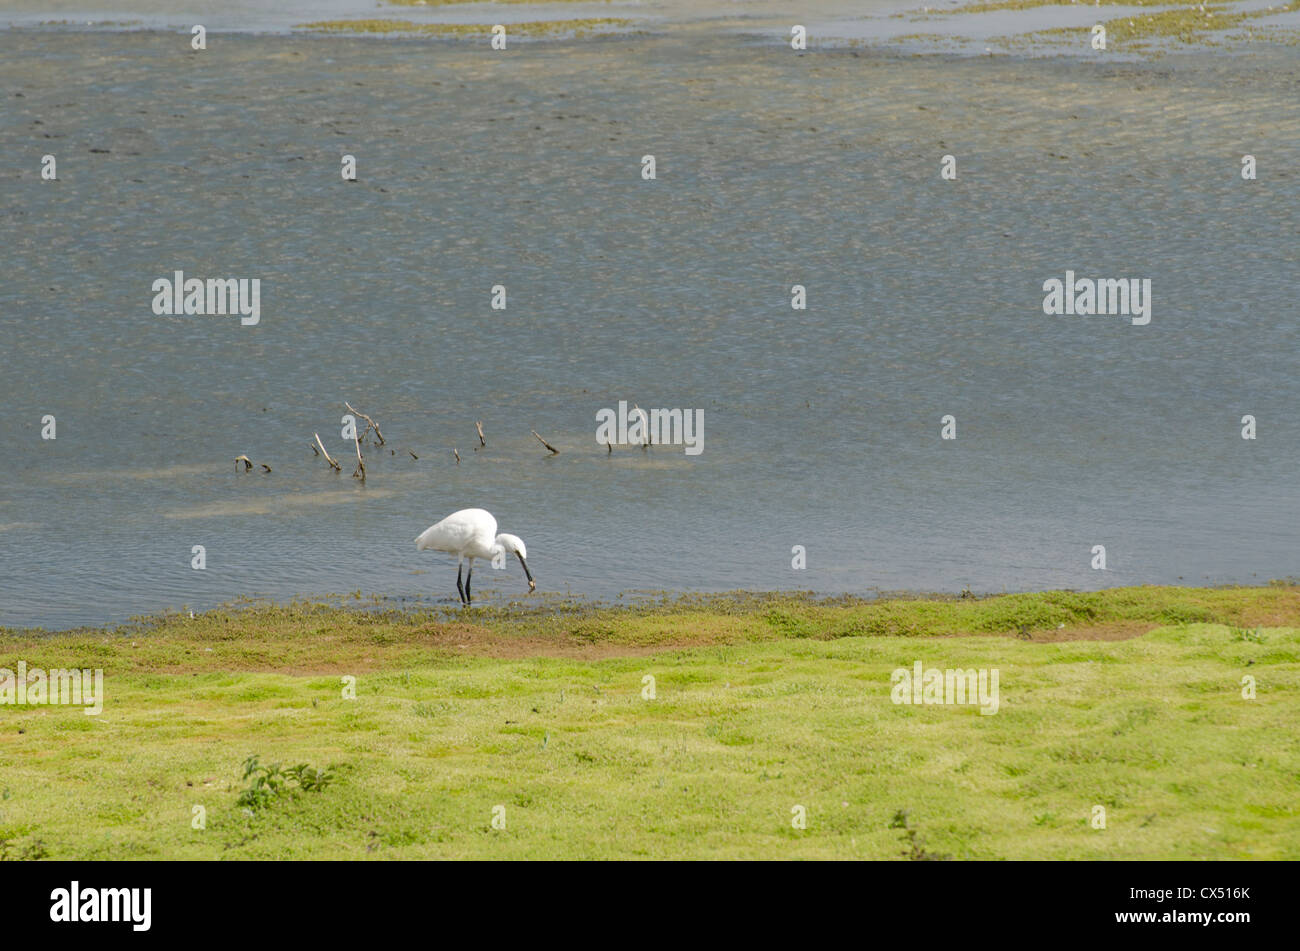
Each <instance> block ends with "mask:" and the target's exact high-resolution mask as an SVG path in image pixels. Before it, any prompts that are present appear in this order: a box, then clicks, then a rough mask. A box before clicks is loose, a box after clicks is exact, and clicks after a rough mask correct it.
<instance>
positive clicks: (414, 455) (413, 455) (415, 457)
mask: <svg viewBox="0 0 1300 951" xmlns="http://www.w3.org/2000/svg"><path fill="white" fill-rule="evenodd" d="M406 451H407V452H410V453H411V458H412V459H419V458H420V457H419V456H417V455H416V454H415V453H413V452H411V450H409V449H408V450H406Z"/></svg>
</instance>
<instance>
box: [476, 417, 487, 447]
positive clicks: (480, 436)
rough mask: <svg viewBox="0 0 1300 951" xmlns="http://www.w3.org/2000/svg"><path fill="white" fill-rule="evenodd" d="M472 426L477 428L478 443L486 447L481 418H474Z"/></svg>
mask: <svg viewBox="0 0 1300 951" xmlns="http://www.w3.org/2000/svg"><path fill="white" fill-rule="evenodd" d="M474 428H475V429H477V430H478V444H479V445H480V446H484V447H486V446H487V440H486V439H484V438H483V420H481V419H476V420H474Z"/></svg>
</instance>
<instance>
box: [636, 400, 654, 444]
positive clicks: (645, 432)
mask: <svg viewBox="0 0 1300 951" xmlns="http://www.w3.org/2000/svg"><path fill="white" fill-rule="evenodd" d="M632 412H634V413H637V414H639V415H640V416H641V448H642V449H644V448H645V447H646V446H648V445H650V417H649V416H647V415H646V414H645V410H643V409H642V408H641V407H639V406H637V405H636V404H635V403H633V404H632Z"/></svg>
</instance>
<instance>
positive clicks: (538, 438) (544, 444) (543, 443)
mask: <svg viewBox="0 0 1300 951" xmlns="http://www.w3.org/2000/svg"><path fill="white" fill-rule="evenodd" d="M529 432H531V433H532V434H533V435H534V436H537V430H535V429H530V430H529ZM537 441H538V442H539V443H541V444H542V445H543V446H545V447H546V448H547V449H549V450H551V455H553V456H558V455H559V454H560V450H558V449H556V448H555V447H554V446H552V445H551V444H550V443H548V442H547V441H546V440H545V439H543V438H542V437H541V436H537Z"/></svg>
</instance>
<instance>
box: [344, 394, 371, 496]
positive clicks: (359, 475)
mask: <svg viewBox="0 0 1300 951" xmlns="http://www.w3.org/2000/svg"><path fill="white" fill-rule="evenodd" d="M345 405H346V404H345ZM348 408H349V409H351V408H352V407H350V406H349V407H348ZM353 430H354V431H353V433H352V442H353V444H354V445H355V446H356V447H357V467H356V468H355V469H354V470H352V478H354V479H360V480H361V481H362V482H365V481H366V461H365V460H364V459H362V458H361V437H359V436H358V435H357V434H356V432H355V430H356V427H355V426H354V427H353Z"/></svg>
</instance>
